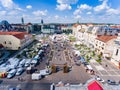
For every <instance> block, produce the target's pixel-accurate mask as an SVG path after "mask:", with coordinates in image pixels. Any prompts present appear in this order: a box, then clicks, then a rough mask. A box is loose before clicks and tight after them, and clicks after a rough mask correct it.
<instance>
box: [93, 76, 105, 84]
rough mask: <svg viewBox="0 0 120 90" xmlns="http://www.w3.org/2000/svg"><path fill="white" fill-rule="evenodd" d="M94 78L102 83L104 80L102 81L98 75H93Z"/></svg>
mask: <svg viewBox="0 0 120 90" xmlns="http://www.w3.org/2000/svg"><path fill="white" fill-rule="evenodd" d="M95 79H96V80H97V81H100V82H102V83H104V82H105V81H104V80H103V79H102V78H100V77H99V76H97V77H95Z"/></svg>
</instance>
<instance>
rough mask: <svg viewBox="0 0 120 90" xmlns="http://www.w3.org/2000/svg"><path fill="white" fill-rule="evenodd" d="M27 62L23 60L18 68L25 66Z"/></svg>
mask: <svg viewBox="0 0 120 90" xmlns="http://www.w3.org/2000/svg"><path fill="white" fill-rule="evenodd" d="M25 62H26V59H23V60H21V61H20V63H19V66H18V67H23V66H24V65H25Z"/></svg>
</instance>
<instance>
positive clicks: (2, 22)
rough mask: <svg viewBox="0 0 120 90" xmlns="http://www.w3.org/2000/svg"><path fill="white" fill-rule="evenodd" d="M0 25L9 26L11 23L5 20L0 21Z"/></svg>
mask: <svg viewBox="0 0 120 90" xmlns="http://www.w3.org/2000/svg"><path fill="white" fill-rule="evenodd" d="M0 25H7V26H9V25H10V24H9V23H8V21H6V20H3V21H1V22H0Z"/></svg>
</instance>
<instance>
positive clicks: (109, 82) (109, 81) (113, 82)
mask: <svg viewBox="0 0 120 90" xmlns="http://www.w3.org/2000/svg"><path fill="white" fill-rule="evenodd" d="M107 83H108V84H110V85H116V84H117V83H116V82H115V81H113V80H107Z"/></svg>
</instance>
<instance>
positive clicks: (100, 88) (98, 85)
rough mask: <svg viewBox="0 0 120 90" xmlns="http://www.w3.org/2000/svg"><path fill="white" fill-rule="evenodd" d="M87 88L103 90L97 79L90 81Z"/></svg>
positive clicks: (89, 89)
mask: <svg viewBox="0 0 120 90" xmlns="http://www.w3.org/2000/svg"><path fill="white" fill-rule="evenodd" d="M87 88H88V90H103V88H102V86H101V85H100V84H99V83H98V82H97V81H93V82H90V83H89V84H88V87H87Z"/></svg>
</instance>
